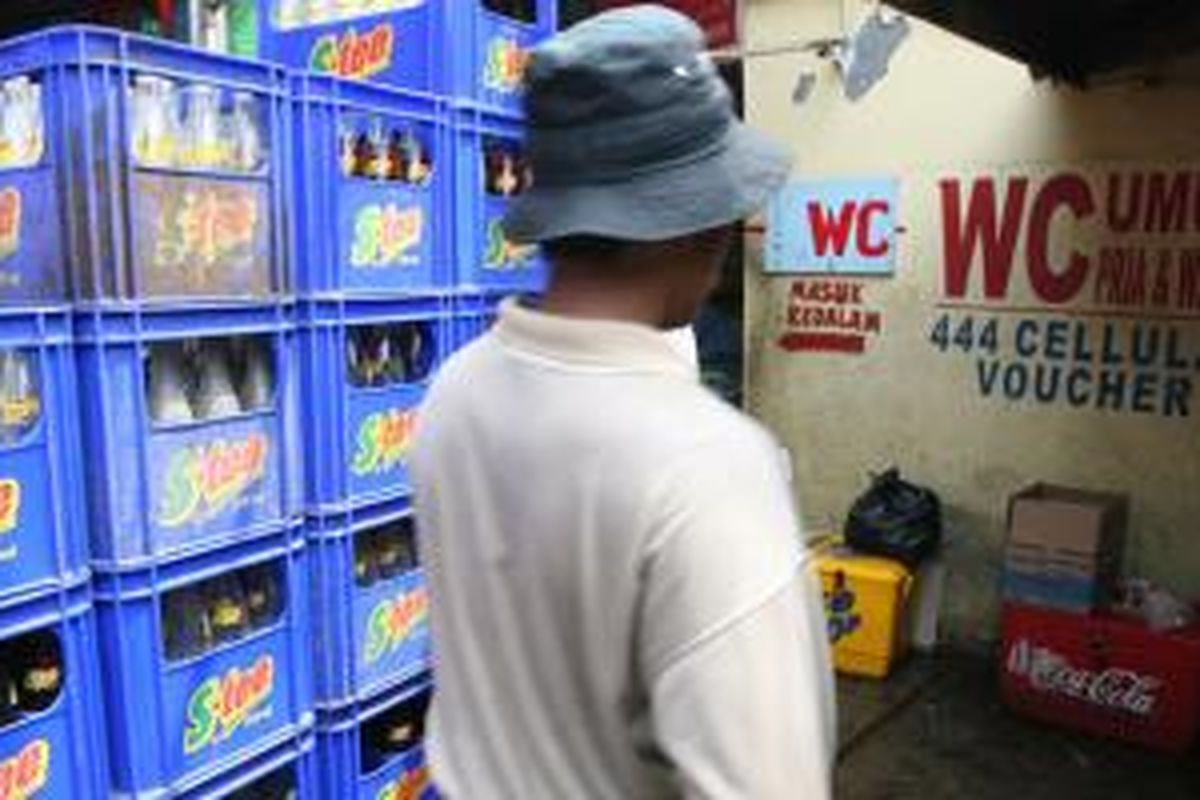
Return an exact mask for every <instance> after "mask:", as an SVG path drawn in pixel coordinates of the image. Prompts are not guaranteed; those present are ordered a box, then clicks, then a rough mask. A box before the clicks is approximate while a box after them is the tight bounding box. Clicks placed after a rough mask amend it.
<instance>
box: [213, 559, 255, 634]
mask: <svg viewBox="0 0 1200 800" xmlns="http://www.w3.org/2000/svg"><path fill="white" fill-rule="evenodd" d="M207 589H208V592H207V594H208V618H209V624H210V625H211V626H212V632H213V639H214V640H216V641H217V642H231V641H233V640H235V639H239V638H241V637H242V636H243V635H244V634H245V633H246V629H247V627H248V626H249V624H250V620H249V613H248V612H247V609H246V595H245V593H244V592H243V591H242V584H241V581H239V580H238V579H237V576H236V575H225V576H223V577H220V578H213V579H212V580H211V581H210V582H209V583H208V587H207Z"/></svg>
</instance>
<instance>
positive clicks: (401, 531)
mask: <svg viewBox="0 0 1200 800" xmlns="http://www.w3.org/2000/svg"><path fill="white" fill-rule="evenodd" d="M396 534H397V535H398V536H399V537H400V542H401V544H402V545H403V548H404V555H403V560H402V563H403V567H404V571H405V572H409V571H411V570H414V569H416V568H417V567H419V566H421V559H420V554H419V553H418V552H417V531H416V526H415V525H414V523H413V518H412V517H405V518H404V519H402V520H400V521H399V522H397V523H396Z"/></svg>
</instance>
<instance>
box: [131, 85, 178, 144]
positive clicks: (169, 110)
mask: <svg viewBox="0 0 1200 800" xmlns="http://www.w3.org/2000/svg"><path fill="white" fill-rule="evenodd" d="M129 106H130V128H131V138H132V140H133V141H132V149H133V158H134V161H135V162H136V163H137V164H140V165H141V166H146V167H172V166H175V164H176V161H177V160H178V156H179V153H178V148H179V144H180V142H179V137H180V130H179V125H180V115H179V90H178V88H177V87H176V85H175V83H174V81H171V80H168V79H167V78H161V77H159V76H157V75H137V76H135V77H134V79H133V86H132V87H131V88H130V90H129Z"/></svg>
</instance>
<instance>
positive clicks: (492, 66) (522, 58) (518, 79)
mask: <svg viewBox="0 0 1200 800" xmlns="http://www.w3.org/2000/svg"><path fill="white" fill-rule="evenodd" d="M527 66H529V51H527V50H525V49H523V48H522V47H521V46H520V45H519V44H517V43H516V42H515V41H514V40H512V39H509V38H506V37H503V36H498V37H496V38H495V39H492V41H491V42H490V43H489V44H488V51H487V64H486V66H485V67H484V71H483V82H484V85H485V86H486V87H487V88H488V89H491V90H492V91H495V92H505V93H512V92H516V91H518V90H520V88H521V85H522V84H523V83H524V82H525V68H526V67H527Z"/></svg>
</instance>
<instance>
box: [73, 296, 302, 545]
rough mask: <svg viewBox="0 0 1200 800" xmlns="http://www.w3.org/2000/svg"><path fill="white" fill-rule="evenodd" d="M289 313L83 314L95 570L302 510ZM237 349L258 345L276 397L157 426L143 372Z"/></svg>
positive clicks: (262, 525)
mask: <svg viewBox="0 0 1200 800" xmlns="http://www.w3.org/2000/svg"><path fill="white" fill-rule="evenodd" d="M290 314H291V309H290V308H289V307H286V306H279V305H269V306H260V307H243V308H236V309H235V308H210V309H201V308H196V309H193V310H191V311H187V312H177V311H165V310H163V311H155V312H153V313H151V312H130V313H116V312H103V313H101V312H79V313H78V314H77V315H76V318H75V330H76V342H77V346H76V353H77V360H78V367H79V383H80V398H81V407H82V418H83V434H84V444H85V447H84V450H83V453H84V454H85V464H84V467H85V474H86V485H87V490H88V512H89V518H90V520H89V521H90V532H91V542H92V547H91V551H92V560H93V563H94V564H96V565H98V566H99V565H106V566H109V567H111V566H112V565H113V564H121V565H126V566H134V565H138V564H144V563H146V562H147V561H148V560H150V559H160V558H170V557H179V556H183V555H186V554H188V553H191V552H196V551H198V550H202V549H205V548H212V547H219V546H222V545H224V544H228V543H229V542H232V541H242V540H245V539H247V538H253V537H254V536H256V535H259V534H261V533H264V532H269V531H271V530H273V529H274V528H275V527H277V526H278V525H280V524H281V523H282V522H283V521H285V520H287V519H290V518H291V517H292V516H294V514H295V513H296V512H298V511H299V510H300V502H301V498H300V489H301V474H302V467H301V463H300V462H301V455H300V452H299V450H298V449H297V447H296V445H295V443H296V442H297V441H298V439H297V436H298V430H297V426H298V418H297V412H296V408H297V405H296V404H297V402H298V397H297V391H298V386H299V370H298V369H297V364H296V360H297V357H298V343H297V341H296V330H295V325H294V322H293V320H292V319H291V317H290ZM234 342H241V343H244V342H253V343H254V346H255V348H257V349H259V352H260V354H261V358H262V359H265V360H266V361H267V362H268V364H269V367H268V369H269V374H270V375H271V376H273V380H272V383H273V388H274V391H273V392H269V396H268V397H267V398H264V399H263V401H262V404H261V405H253V404H250V403H246V404H244V405H243V406H241V407H238V408H237V409H235V410H234V413H218V412H221V411H222V410H221V409H217V411H213V410H212V409H211V408H207V407H201V408H200V409H199V410H200V412H201V413H200V418H199V419H195V418H193V420H192V421H187V419H186V416H183V415H176V416H168V415H166V414H159V417H158V420H157V421H156V420H155V419H154V418H153V417H152V415H151V410H152V403H151V402H150V400H151V398H148V393H151V392H153V391H154V386H153V385H152V383H151V380H150V378H149V377H148V373H149V372H151V371H152V370H154V369H155V366H154V365H155V364H156V363H157V359H159V358H163V359H164V360H165V359H167V358H170V357H174V358H175V359H176V360H178V359H180V358H182V356H180V355H179V352H180V349H181V348H184V347H188V346H192V345H195V346H196V347H198V348H201V349H205V348H208V347H210V345H214V343H215V346H217V347H218V349H219V348H220V347H224V346H226V345H228V346H229V347H231V348H232V347H233V346H234V345H233V343H234ZM172 354H174V355H173V356H172ZM226 356H229V357H232V356H231V354H230V353H228V352H223V354H222V355H221V356H220V357H221V358H222V359H225V358H226ZM164 380H165V379H164ZM181 383H183V381H181ZM191 396H192V397H199V396H200V393H199V392H195V393H193V395H191ZM189 402H192V401H189ZM243 408H244V409H245V410H242V409H243ZM191 410H193V412H195V410H196V404H195V403H192V405H191ZM229 411H230V409H225V410H224V412H229ZM205 415H210V416H207V417H206V416H205ZM195 416H196V414H195V413H193V417H195Z"/></svg>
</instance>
